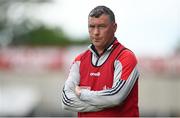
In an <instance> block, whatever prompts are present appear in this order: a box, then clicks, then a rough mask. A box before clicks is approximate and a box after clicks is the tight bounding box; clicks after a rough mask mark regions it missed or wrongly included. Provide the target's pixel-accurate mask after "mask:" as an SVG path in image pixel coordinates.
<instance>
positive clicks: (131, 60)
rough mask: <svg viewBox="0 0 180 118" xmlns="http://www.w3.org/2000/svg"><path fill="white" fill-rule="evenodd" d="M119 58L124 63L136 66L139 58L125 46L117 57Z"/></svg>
mask: <svg viewBox="0 0 180 118" xmlns="http://www.w3.org/2000/svg"><path fill="white" fill-rule="evenodd" d="M117 60H119V61H120V62H121V63H122V65H132V66H135V65H136V64H137V58H136V56H135V54H134V53H133V52H132V51H131V50H129V49H127V48H125V49H124V50H123V51H122V52H121V53H120V54H119V55H118V57H117Z"/></svg>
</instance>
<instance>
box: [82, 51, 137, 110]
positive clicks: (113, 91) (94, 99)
mask: <svg viewBox="0 0 180 118" xmlns="http://www.w3.org/2000/svg"><path fill="white" fill-rule="evenodd" d="M114 67H115V70H114V81H113V86H112V88H110V89H106V90H101V91H90V90H88V89H82V90H81V95H80V99H81V100H83V101H85V102H87V103H89V104H91V105H95V106H97V107H98V108H106V107H112V106H116V105H119V104H121V103H122V102H123V100H124V99H126V97H127V96H128V94H129V93H130V91H131V89H132V88H133V86H134V84H135V82H136V80H137V78H138V77H139V72H138V70H137V61H136V58H135V56H134V54H133V53H132V52H130V51H129V52H126V53H125V54H123V55H122V56H121V58H119V59H117V60H116V61H115V62H114Z"/></svg>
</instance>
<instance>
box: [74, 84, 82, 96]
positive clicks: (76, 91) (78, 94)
mask: <svg viewBox="0 0 180 118" xmlns="http://www.w3.org/2000/svg"><path fill="white" fill-rule="evenodd" d="M75 93H76V95H77V96H80V95H81V88H80V87H79V86H76V87H75Z"/></svg>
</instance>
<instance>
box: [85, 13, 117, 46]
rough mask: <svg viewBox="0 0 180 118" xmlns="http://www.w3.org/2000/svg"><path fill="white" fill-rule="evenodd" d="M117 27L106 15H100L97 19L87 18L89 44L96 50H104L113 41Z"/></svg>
mask: <svg viewBox="0 0 180 118" xmlns="http://www.w3.org/2000/svg"><path fill="white" fill-rule="evenodd" d="M116 28H117V25H116V23H114V22H111V21H110V19H109V16H108V15H104V14H103V15H101V16H100V17H99V18H95V17H89V19H88V29H89V35H90V39H91V42H92V43H93V44H94V46H95V47H96V49H99V50H104V48H105V47H106V46H107V45H108V44H109V43H110V42H111V41H112V40H113V37H114V33H115V31H116Z"/></svg>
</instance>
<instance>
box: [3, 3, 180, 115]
mask: <svg viewBox="0 0 180 118" xmlns="http://www.w3.org/2000/svg"><path fill="white" fill-rule="evenodd" d="M146 2H147V3H146ZM146 2H144V1H142V0H135V1H132V0H128V1H126V2H125V1H123V0H120V1H119V2H117V1H113V0H112V1H108V0H102V1H98V2H97V1H88V0H84V1H82V0H76V1H70V0H0V116H1V117H8V116H16V117H19V116H21V117H28V116H32V117H33V116H42V117H46V116H48V117H53V116H76V113H74V112H70V111H64V110H63V109H62V108H61V90H62V87H63V85H64V81H65V79H66V78H67V76H68V72H69V67H70V65H71V63H72V61H73V59H74V58H75V56H76V55H77V54H79V53H80V52H82V51H84V50H86V49H87V46H88V45H89V44H90V41H89V37H88V31H87V15H88V13H89V11H90V10H91V9H92V8H93V7H94V6H96V5H98V4H105V5H107V6H108V5H109V6H110V7H112V9H113V10H114V11H115V14H117V16H118V15H120V18H118V17H117V22H119V24H120V26H119V27H120V28H119V29H118V34H117V36H118V39H119V40H120V42H123V44H125V46H127V47H128V48H130V49H132V50H133V51H134V52H135V54H137V59H138V61H139V70H140V73H141V74H140V75H141V76H140V80H139V107H140V115H141V116H149V117H164V116H166V117H172V116H180V112H179V111H180V35H179V31H180V25H179V20H178V19H179V16H180V15H179V6H180V4H179V3H180V2H179V1H178V0H165V1H163V0H158V1H155V0H152V1H150V0H149V1H146ZM118 3H120V7H119V6H118V5H115V4H118ZM149 3H150V4H149ZM162 4H165V5H164V6H163V5H162ZM138 5H139V6H138ZM146 5H149V7H147V9H146V7H145V6H146ZM158 5H160V6H161V7H157V6H158ZM123 6H126V7H123ZM174 6H175V7H174ZM139 7H140V8H141V9H139ZM166 7H169V8H173V9H172V12H170V10H169V9H168V8H166ZM129 8H132V9H131V10H129V11H126V10H128V9H129ZM153 8H155V9H154V11H153ZM51 10H52V11H51ZM83 11H84V12H83ZM118 11H121V12H118ZM133 11H136V12H133ZM143 11H146V12H143ZM168 11H169V12H168ZM156 12H157V13H159V14H158V15H157V14H156ZM166 12H167V13H166ZM134 13H137V14H134ZM144 13H145V14H144ZM162 13H163V14H162ZM53 15H54V16H53ZM141 15H142V16H141ZM144 15H147V16H148V15H150V16H149V18H151V19H148V18H147V19H148V21H146V20H147V19H146V17H145V16H144ZM161 15H162V16H161ZM58 16H60V17H58ZM143 16H144V17H143ZM165 16H167V17H165ZM169 16H170V17H169ZM157 17H158V18H161V17H162V19H164V20H163V21H161V20H160V19H158V18H157ZM78 18H80V20H77V19H78ZM142 18H144V20H142ZM168 18H169V19H168ZM45 19H46V20H45ZM119 19H120V20H119ZM136 20H137V21H136ZM153 20H154V21H153ZM64 21H65V22H64ZM58 22H60V25H58ZM160 22H161V23H164V24H161V23H160ZM65 23H67V24H65ZM71 23H74V24H71ZM126 23H127V24H126ZM156 23H157V24H158V25H157V24H156ZM171 24H172V25H171ZM143 26H144V27H143ZM72 27H74V29H70V28H72ZM152 27H153V28H152ZM68 28H69V29H68ZM146 28H147V29H146ZM151 28H152V29H151ZM123 29H124V30H123ZM157 29H158V30H157ZM171 30H172V31H173V32H174V33H172V32H171ZM128 31H129V32H128ZM142 31H144V32H142ZM145 31H146V32H145ZM160 31H162V32H160ZM72 32H74V34H73V33H72ZM78 32H80V33H79V34H81V33H82V35H77V34H78ZM119 32H120V33H119ZM121 32H122V33H121ZM147 32H148V34H146V33H147ZM130 36H132V37H133V38H132V37H130ZM147 37H150V39H148V38H147ZM166 49H167V50H166ZM150 52H151V53H150Z"/></svg>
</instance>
